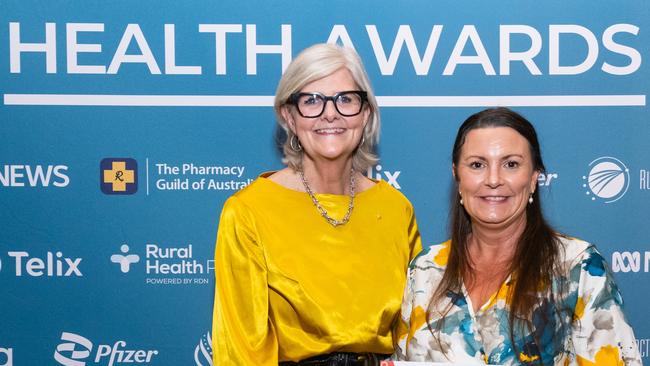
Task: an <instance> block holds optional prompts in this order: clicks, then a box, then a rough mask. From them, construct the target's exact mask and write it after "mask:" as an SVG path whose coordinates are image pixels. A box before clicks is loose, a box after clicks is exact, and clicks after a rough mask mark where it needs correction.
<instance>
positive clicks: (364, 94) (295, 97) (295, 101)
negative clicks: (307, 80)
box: [287, 90, 368, 118]
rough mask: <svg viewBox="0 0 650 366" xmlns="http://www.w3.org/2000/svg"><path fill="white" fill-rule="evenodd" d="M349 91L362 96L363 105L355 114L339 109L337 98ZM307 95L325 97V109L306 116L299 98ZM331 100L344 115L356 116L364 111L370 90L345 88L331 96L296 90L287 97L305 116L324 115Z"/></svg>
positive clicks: (289, 102) (316, 116)
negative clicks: (299, 103) (301, 108)
mask: <svg viewBox="0 0 650 366" xmlns="http://www.w3.org/2000/svg"><path fill="white" fill-rule="evenodd" d="M347 93H354V94H357V95H358V96H359V97H360V98H361V106H359V112H357V113H355V114H345V113H342V112H341V111H340V110H339V107H338V106H337V105H336V100H337V99H338V98H339V97H340V96H341V95H343V94H347ZM305 95H316V96H318V97H320V98H323V100H324V101H325V102H324V103H323V109H322V110H321V111H320V113H319V114H317V115H315V116H305V115H304V114H302V112H301V111H300V107H299V106H298V99H300V97H302V96H305ZM330 100H331V101H332V104H334V109H336V111H337V112H338V113H339V114H340V115H342V116H344V117H354V116H357V115H359V114H360V113H361V112H362V111H363V105H364V103H365V102H367V101H368V92H366V91H363V90H344V91H340V92H338V93H336V94H334V95H331V96H327V95H324V94H322V93H319V92H312V93H304V92H296V93H293V94H291V95H290V96H289V98H288V99H287V104H291V105H294V106H296V109H297V110H298V114H300V115H301V116H302V117H303V118H318V117H320V116H322V115H323V113H325V107H327V102H328V101H330Z"/></svg>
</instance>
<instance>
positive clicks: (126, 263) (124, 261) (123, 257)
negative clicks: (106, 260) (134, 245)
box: [111, 244, 140, 273]
mask: <svg viewBox="0 0 650 366" xmlns="http://www.w3.org/2000/svg"><path fill="white" fill-rule="evenodd" d="M120 251H121V252H122V254H113V255H112V256H111V262H113V263H118V264H119V265H120V271H122V273H128V272H129V271H130V270H131V264H133V263H138V262H139V261H140V256H139V255H137V254H126V253H128V252H129V246H128V245H126V244H122V246H121V247H120Z"/></svg>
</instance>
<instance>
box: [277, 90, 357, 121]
mask: <svg viewBox="0 0 650 366" xmlns="http://www.w3.org/2000/svg"><path fill="white" fill-rule="evenodd" d="M328 100H331V101H332V103H334V107H335V108H336V111H337V112H339V114H341V115H342V116H345V117H352V116H356V115H357V114H359V113H361V110H362V109H363V103H364V102H366V101H368V93H366V92H365V91H361V90H346V91H342V92H338V93H336V94H334V95H332V96H329V97H328V96H326V95H323V94H321V93H293V94H291V96H289V99H288V100H287V103H289V104H293V105H295V106H296V108H298V113H300V115H301V116H303V117H305V118H316V117H320V115H322V114H323V112H324V111H325V105H326V104H327V101H328Z"/></svg>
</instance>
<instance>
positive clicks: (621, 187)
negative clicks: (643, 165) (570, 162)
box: [582, 156, 630, 203]
mask: <svg viewBox="0 0 650 366" xmlns="http://www.w3.org/2000/svg"><path fill="white" fill-rule="evenodd" d="M589 167H590V168H591V170H590V171H589V174H588V175H586V176H583V177H582V179H583V184H582V187H583V188H585V189H586V192H585V193H586V194H587V196H589V197H591V200H592V201H596V200H600V201H604V202H605V203H612V202H616V201H618V200H619V199H621V197H623V196H624V195H625V192H627V188H628V187H629V186H630V171H629V169H628V168H627V167H626V166H625V164H623V162H622V161H620V160H618V159H616V158H613V157H611V156H602V157H600V158H598V159H596V160H594V161H592V162H591V163H589Z"/></svg>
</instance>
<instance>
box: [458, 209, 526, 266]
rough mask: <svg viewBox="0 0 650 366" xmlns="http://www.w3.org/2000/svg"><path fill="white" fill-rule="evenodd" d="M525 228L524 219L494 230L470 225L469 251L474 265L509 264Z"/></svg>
mask: <svg viewBox="0 0 650 366" xmlns="http://www.w3.org/2000/svg"><path fill="white" fill-rule="evenodd" d="M525 228H526V217H525V216H524V215H522V217H521V219H519V220H517V222H513V223H511V224H510V225H508V226H507V227H505V228H503V227H499V228H494V227H490V226H486V225H481V224H476V223H472V234H471V237H470V240H469V249H470V254H471V256H472V261H474V262H475V263H477V264H478V263H493V264H495V265H498V264H509V263H510V262H511V261H512V258H513V257H514V255H515V251H516V249H517V243H518V241H519V238H520V237H521V235H522V234H523V232H524V229H525Z"/></svg>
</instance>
